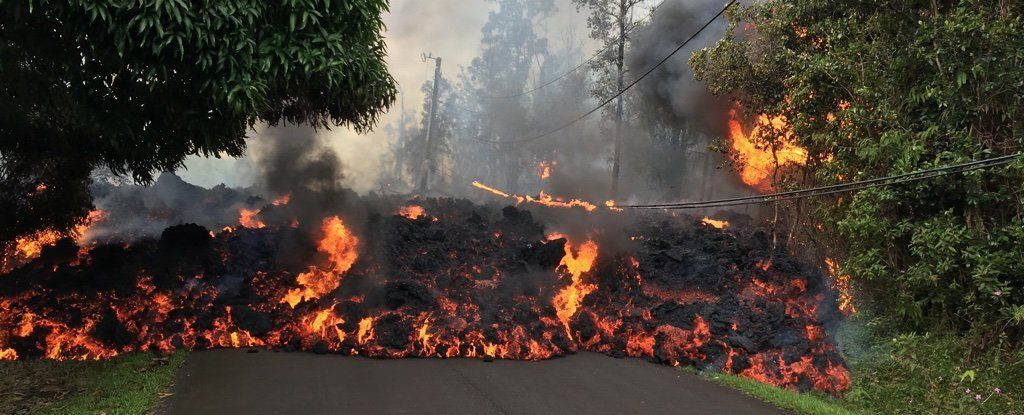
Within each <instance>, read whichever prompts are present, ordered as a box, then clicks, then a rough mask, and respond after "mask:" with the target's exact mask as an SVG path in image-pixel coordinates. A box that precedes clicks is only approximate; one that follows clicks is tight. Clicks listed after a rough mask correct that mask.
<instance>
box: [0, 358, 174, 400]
mask: <svg viewBox="0 0 1024 415" xmlns="http://www.w3.org/2000/svg"><path fill="white" fill-rule="evenodd" d="M184 360H185V353H184V352H177V353H175V354H173V355H170V356H168V357H166V358H161V359H156V358H154V356H153V355H151V354H147V353H133V354H129V355H125V356H120V357H117V358H114V359H111V360H108V361H99V362H54V361H45V360H36V361H14V362H0V413H4V414H8V413H9V414H62V415H63V414H99V413H104V414H106V415H115V414H118V415H120V414H125V415H127V414H147V413H150V412H151V411H152V410H153V408H154V407H155V406H156V404H157V403H158V402H159V399H160V397H161V396H162V394H164V393H166V392H167V390H168V389H169V387H170V385H171V383H172V382H173V380H174V375H175V373H176V372H177V370H178V368H179V367H181V365H182V363H183V362H184Z"/></svg>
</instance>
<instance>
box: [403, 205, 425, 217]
mask: <svg viewBox="0 0 1024 415" xmlns="http://www.w3.org/2000/svg"><path fill="white" fill-rule="evenodd" d="M398 214H399V215H401V216H404V217H406V218H409V219H419V218H420V217H422V216H427V211H426V210H424V209H423V206H417V205H408V206H402V207H401V208H400V209H398Z"/></svg>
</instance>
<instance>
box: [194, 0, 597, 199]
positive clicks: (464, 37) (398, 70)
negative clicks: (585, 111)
mask: <svg viewBox="0 0 1024 415" xmlns="http://www.w3.org/2000/svg"><path fill="white" fill-rule="evenodd" d="M555 4H556V8H557V11H556V13H555V15H554V16H552V18H551V19H549V21H548V23H547V24H546V27H544V28H538V32H541V33H542V35H547V36H548V37H549V38H550V39H553V40H555V39H558V38H559V36H561V34H562V33H565V32H566V31H568V30H575V31H576V33H577V34H578V36H579V37H585V36H586V34H587V33H588V31H587V29H586V11H585V10H584V11H583V12H581V13H577V11H576V7H575V6H574V5H572V3H571V2H570V0H556V1H555ZM495 7H496V5H495V3H493V2H491V1H487V0H431V1H423V0H392V1H391V12H390V13H388V14H385V15H384V16H383V19H384V23H385V25H386V26H387V31H386V33H384V37H385V41H386V42H387V45H388V56H387V62H388V70H389V71H390V72H391V75H392V76H393V77H394V78H395V80H396V81H397V82H398V85H399V89H400V91H401V94H400V95H399V97H398V99H397V100H396V101H395V103H394V106H393V107H392V109H391V110H390V111H389V112H388V113H387V114H385V115H384V116H383V117H381V120H380V123H379V124H378V126H377V128H376V129H375V130H374V131H371V132H369V133H366V134H362V135H360V134H357V133H355V132H354V131H351V130H348V129H345V128H335V129H333V130H332V131H323V132H321V134H322V135H324V136H325V138H326V139H327V141H328V142H329V143H330V144H331V146H332V147H334V148H335V150H336V151H337V152H338V155H339V156H340V158H341V160H342V163H343V164H344V169H345V183H344V184H345V185H346V186H348V187H349V188H351V189H353V190H355V191H357V192H360V193H363V192H367V191H370V190H373V186H374V183H375V181H376V177H377V171H379V167H380V158H381V156H382V155H383V154H384V153H385V152H386V151H387V148H388V141H387V135H386V134H385V132H384V127H385V126H387V125H389V124H392V123H397V121H398V120H399V119H400V118H401V113H402V109H403V107H404V108H405V111H406V113H407V115H409V116H413V114H414V113H416V112H417V111H418V110H419V108H420V106H421V104H422V102H423V98H424V97H423V93H422V92H421V91H420V87H421V86H422V84H423V82H425V81H428V80H431V79H433V68H434V62H433V61H430V60H428V61H426V62H424V61H423V59H422V54H423V53H431V54H433V55H434V56H440V57H441V58H442V67H441V69H442V71H443V72H444V73H445V74H446V75H448V76H451V77H454V76H455V75H456V74H457V73H458V72H459V68H460V67H463V66H468V65H469V63H470V62H471V61H472V60H473V58H474V57H475V56H476V55H477V52H478V48H479V43H480V38H481V33H480V30H481V28H482V27H483V25H484V23H485V22H486V21H487V16H488V13H490V12H491V11H492V10H494V9H495ZM587 46H588V47H587V49H588V52H589V51H593V50H594V49H596V48H595V47H594V45H593V44H591V45H587ZM262 130H263V129H262V128H261V127H258V128H257V129H256V131H254V132H253V133H252V134H250V136H251V139H253V140H258V139H260V136H261V131H262ZM178 175H180V176H181V177H182V178H183V179H185V180H186V181H188V182H190V183H193V184H196V185H200V186H203V187H212V186H215V185H217V184H220V183H224V184H226V185H228V186H231V187H246V186H249V185H251V184H252V183H253V179H254V178H255V176H256V174H255V170H254V168H253V166H252V163H251V162H250V161H249V159H248V158H242V159H232V158H221V159H215V158H212V159H205V158H202V157H191V158H189V159H188V160H187V162H186V169H184V170H182V171H179V172H178Z"/></svg>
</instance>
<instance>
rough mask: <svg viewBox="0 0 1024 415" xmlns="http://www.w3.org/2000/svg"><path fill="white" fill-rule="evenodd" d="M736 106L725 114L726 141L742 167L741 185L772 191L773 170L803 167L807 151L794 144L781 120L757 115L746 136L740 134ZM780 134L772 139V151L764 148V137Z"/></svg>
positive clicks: (787, 128)
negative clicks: (774, 144) (773, 145)
mask: <svg viewBox="0 0 1024 415" xmlns="http://www.w3.org/2000/svg"><path fill="white" fill-rule="evenodd" d="M738 109H739V106H738V105H734V106H733V108H732V109H731V110H730V111H729V140H730V141H731V142H732V151H733V152H735V153H736V154H737V155H738V156H739V161H740V163H741V165H742V170H741V171H740V179H742V180H743V183H744V184H746V185H748V186H751V187H753V188H755V189H757V190H759V191H762V192H767V191H770V190H772V175H773V174H774V172H775V170H776V168H777V167H783V166H787V165H800V166H802V165H804V164H807V150H806V149H804V148H803V147H800V146H797V145H796V144H795V143H794V137H793V133H792V131H791V130H790V129H789V126H788V124H787V122H786V118H785V117H783V116H777V117H771V118H769V117H768V116H767V115H764V114H762V115H760V116H758V117H757V123H756V124H755V125H754V128H753V129H752V130H751V131H749V132H744V131H743V124H742V123H741V122H740V119H739V111H738ZM776 133H777V134H781V136H779V137H776V139H777V140H778V141H777V142H778V144H776V148H775V151H774V152H773V151H772V148H771V147H770V146H769V145H767V144H765V139H766V138H767V137H765V136H766V135H767V134H776Z"/></svg>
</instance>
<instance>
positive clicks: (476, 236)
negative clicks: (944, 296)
mask: <svg viewBox="0 0 1024 415" xmlns="http://www.w3.org/2000/svg"><path fill="white" fill-rule="evenodd" d="M499 192H500V191H499ZM354 203H356V204H358V205H360V206H361V207H360V208H357V209H353V212H352V213H351V214H346V213H345V212H342V213H340V214H337V215H335V214H327V216H326V217H323V218H321V219H318V220H309V219H305V220H304V221H300V217H298V216H290V217H289V215H286V214H284V213H286V212H289V210H288V209H290V208H291V207H292V206H291V205H289V204H288V203H286V202H282V203H268V204H267V206H265V207H264V208H263V209H262V210H261V211H259V212H256V213H254V214H253V215H250V216H245V215H242V217H241V218H240V219H241V221H245V220H249V219H251V220H259V221H261V222H259V223H262V225H263V226H248V225H246V224H244V223H236V224H233V225H242V226H234V227H227V228H226V229H224V230H223V231H221V232H219V233H213V232H210V231H209V230H208V229H207V228H205V227H203V226H199V225H194V224H184V225H177V226H172V227H169V228H167V229H165V230H164V231H163V232H162V234H161V235H160V237H159V238H142V239H139V240H135V241H132V242H131V243H130V244H123V243H108V244H101V245H96V246H93V247H91V248H88V249H82V250H81V252H80V251H79V247H78V246H77V245H76V244H75V243H74V241H73V240H72V239H58V240H55V241H54V242H52V243H47V244H45V245H46V246H45V247H42V248H41V249H40V253H39V254H38V256H37V257H36V258H35V259H33V260H31V261H29V262H28V263H27V264H25V265H24V266H21V267H18V268H16V269H14V270H12V271H10V272H8V273H7V274H6V275H2V276H0V281H3V284H2V285H0V359H18V358H50V359H103V358H109V357H112V356H116V355H118V354H122V353H126V352H131V351H139V350H143V351H145V350H151V351H168V350H172V349H175V348H187V349H210V348H222V347H266V348H273V349H277V350H305V351H312V352H317V353H339V354H344V355H365V356H372V357H380V358H402V357H432V358H451V357H484V358H497V359H529V360H536V359H547V358H551V357H556V356H561V355H565V354H570V353H574V352H577V351H582V350H589V351H596V352H601V353H606V354H610V355H613V356H638V357H646V358H649V359H651V360H652V361H655V362H660V363H664V364H670V365H694V366H696V367H698V368H701V369H711V370H721V371H725V372H729V373H736V374H739V375H742V376H745V377H748V378H751V379H756V380H759V381H762V382H766V383H770V384H773V385H779V386H784V387H789V388H793V389H799V390H810V389H814V390H820V391H826V392H830V393H841V392H843V391H844V390H846V389H847V387H848V385H849V377H848V372H847V369H846V366H845V364H844V362H843V360H842V358H841V357H840V356H839V354H838V353H837V352H836V350H835V343H834V341H833V339H832V338H831V337H830V334H829V333H830V331H831V328H832V327H833V325H834V324H835V323H836V322H837V321H838V318H839V316H840V314H839V312H838V310H837V301H836V296H835V295H834V294H833V293H832V291H830V290H829V288H828V283H827V281H826V279H825V277H824V276H823V274H822V273H821V272H820V271H819V270H818V269H817V268H816V267H812V266H807V265H805V264H803V263H800V262H798V261H795V260H793V259H791V258H789V257H788V256H786V255H785V254H783V253H782V252H783V251H782V250H772V248H771V246H772V244H771V242H770V238H769V236H768V235H767V234H765V233H763V232H761V231H756V230H749V229H746V230H742V229H739V230H733V229H732V228H730V230H728V231H727V230H724V229H721V228H724V225H723V226H721V227H719V226H716V225H715V222H707V221H708V220H709V219H705V220H700V219H697V218H690V219H682V218H674V217H670V216H660V215H654V216H647V217H642V218H637V220H636V221H635V222H634V224H633V225H630V226H629V227H628V229H626V230H621V231H617V232H616V233H622V234H623V235H626V236H624V237H623V239H626V241H615V240H614V239H615V238H613V237H612V236H611V235H608V234H607V233H606V232H605V231H604V230H603V229H601V228H598V227H595V228H594V229H593V230H592V231H591V232H590V233H588V234H586V235H589V236H582V237H578V236H573V235H574V234H573V233H567V235H569V236H568V237H567V236H565V235H562V234H558V233H555V232H551V231H549V230H547V229H545V227H544V226H543V225H542V224H541V223H539V222H538V221H537V220H535V219H534V217H533V215H532V214H531V212H529V211H527V210H522V209H519V208H517V207H513V206H509V207H505V208H504V209H501V210H496V209H493V208H490V207H486V206H479V205H474V204H472V203H470V202H468V201H464V200H453V199H425V200H417V201H416V204H415V205H409V204H403V203H399V201H388V200H372V201H371V200H362V201H359V202H354ZM403 206H404V207H403ZM556 207H557V206H556ZM538 208H539V209H547V208H548V207H547V205H544V206H543V207H541V206H538ZM356 212H362V213H359V214H356ZM366 212H370V213H366ZM372 212H396V213H390V214H377V213H372ZM426 212H430V215H427V214H426ZM567 212H578V214H586V213H584V212H582V211H581V210H569V211H567ZM271 213H272V214H271ZM610 214H611V213H608V212H607V211H599V212H595V213H593V214H590V215H610ZM617 215H619V216H621V215H622V214H617ZM246 218H248V219H246ZM708 225H710V226H708ZM221 228H222V227H221V226H218V227H217V228H216V229H221ZM630 235H631V236H632V237H630ZM629 240H632V241H629Z"/></svg>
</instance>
